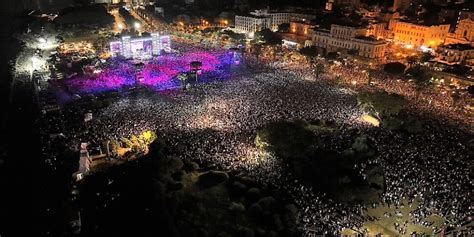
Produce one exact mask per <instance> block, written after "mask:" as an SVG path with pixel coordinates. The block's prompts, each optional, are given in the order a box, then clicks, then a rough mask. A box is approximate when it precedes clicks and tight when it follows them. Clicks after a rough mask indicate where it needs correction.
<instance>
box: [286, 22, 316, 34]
mask: <svg viewBox="0 0 474 237" xmlns="http://www.w3.org/2000/svg"><path fill="white" fill-rule="evenodd" d="M313 27H314V25H313V24H310V23H309V22H307V21H292V22H291V23H290V31H291V33H293V34H296V35H301V36H308V35H309V34H310V29H311V28H313Z"/></svg>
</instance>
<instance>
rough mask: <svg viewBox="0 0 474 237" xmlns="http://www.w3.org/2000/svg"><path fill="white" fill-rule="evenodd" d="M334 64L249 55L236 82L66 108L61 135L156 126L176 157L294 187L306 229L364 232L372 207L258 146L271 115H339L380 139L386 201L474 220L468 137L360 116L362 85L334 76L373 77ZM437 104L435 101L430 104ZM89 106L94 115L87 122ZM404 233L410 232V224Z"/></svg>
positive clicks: (420, 215) (345, 131)
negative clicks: (319, 70)
mask: <svg viewBox="0 0 474 237" xmlns="http://www.w3.org/2000/svg"><path fill="white" fill-rule="evenodd" d="M176 47H177V48H176V49H177V50H178V51H180V52H184V51H192V50H195V49H193V47H190V46H185V45H177V46H176ZM249 68H251V69H249ZM329 68H330V66H329V65H327V70H326V72H327V73H328V74H322V75H319V76H318V77H316V76H315V74H314V73H313V71H312V70H308V67H306V66H305V65H301V64H298V63H293V64H291V65H289V64H285V62H276V63H273V64H271V65H270V64H266V63H263V61H262V59H256V58H252V57H249V58H248V59H247V61H246V63H245V64H244V63H243V64H241V65H240V67H239V68H238V69H237V70H235V72H233V73H231V75H233V76H232V77H230V79H229V80H225V81H222V80H215V81H212V82H207V83H198V84H195V85H194V86H193V87H192V88H191V89H189V90H186V91H182V90H172V91H166V92H162V93H156V92H151V91H140V92H138V93H137V92H136V91H130V92H123V93H122V94H121V95H119V96H117V97H116V98H114V99H112V100H111V101H112V102H111V103H110V104H109V105H107V106H105V107H101V108H95V109H94V108H90V107H88V106H87V105H86V106H84V105H80V106H79V105H77V106H68V109H66V110H65V111H64V112H63V114H64V117H65V120H64V123H65V130H64V131H63V133H64V135H65V136H66V137H68V141H69V144H68V147H73V148H74V147H76V149H79V148H78V146H79V144H81V142H88V143H91V144H101V143H103V142H104V141H110V140H118V141H119V140H120V139H121V138H124V137H125V138H127V137H130V136H131V135H136V134H141V133H142V132H143V131H158V136H159V139H163V140H164V141H165V142H166V144H167V145H168V147H169V150H170V152H172V153H173V155H175V156H178V157H180V158H182V159H191V160H195V161H199V162H200V163H201V164H203V165H206V166H212V167H218V168H221V169H224V170H228V171H239V172H243V173H245V174H247V175H249V176H251V177H253V178H255V179H257V180H258V181H260V182H263V183H267V184H269V185H273V186H275V187H277V188H278V189H280V190H282V191H284V192H286V193H287V194H288V195H290V196H291V197H292V198H293V199H294V201H295V203H296V204H297V206H298V207H299V209H300V213H301V222H302V226H303V227H304V228H305V229H307V230H315V231H317V232H321V233H331V234H337V233H340V232H341V231H342V230H343V229H344V228H350V229H353V230H357V231H360V232H361V233H363V230H362V229H360V227H361V226H362V225H363V223H364V221H367V220H368V219H367V218H364V213H365V212H366V210H367V207H364V206H362V205H353V206H346V205H342V204H340V203H337V202H335V201H333V200H331V199H330V198H328V197H327V196H326V195H325V194H324V193H322V192H320V191H318V190H316V189H315V188H314V187H312V186H308V185H306V184H304V183H303V182H301V181H299V180H298V179H297V178H295V177H294V175H292V174H291V172H289V169H288V168H287V167H285V165H283V164H282V163H281V162H279V161H278V160H277V159H275V158H274V157H273V156H272V155H271V154H267V153H265V152H263V151H260V150H258V149H256V148H255V145H254V140H255V136H256V133H257V130H258V129H259V128H261V127H262V126H264V125H265V124H267V123H269V122H271V121H278V120H285V119H288V120H293V119H302V120H306V121H314V120H331V121H334V123H335V124H337V126H338V127H339V129H340V130H342V132H341V134H342V135H341V137H340V138H338V139H353V136H352V135H353V134H354V131H356V132H357V133H359V134H366V135H367V136H369V137H370V139H371V141H373V142H374V143H375V146H376V147H377V151H378V153H377V154H378V155H377V156H376V157H375V158H374V159H373V160H370V161H369V162H371V163H376V164H379V165H380V166H382V167H384V172H385V182H386V190H385V192H384V194H383V195H382V196H381V204H378V205H395V206H396V205H398V206H399V205H402V200H403V199H408V200H411V201H413V200H415V199H416V200H420V201H419V203H420V204H419V206H418V207H417V209H416V210H415V211H413V212H412V213H410V215H411V216H412V217H413V218H414V219H416V220H417V223H416V224H425V225H429V223H427V222H425V221H424V218H425V217H427V216H429V215H430V214H438V215H441V216H442V217H444V218H445V219H446V223H445V224H446V225H450V226H459V225H461V224H463V222H465V221H467V220H468V218H470V217H472V214H473V210H472V206H471V203H470V200H469V198H470V195H471V194H472V191H471V190H472V184H471V179H470V177H469V174H470V170H469V167H471V166H472V161H471V160H470V159H469V156H468V155H467V154H468V153H467V150H466V149H467V148H466V147H464V146H463V142H464V140H463V139H464V138H465V137H466V136H467V135H465V133H463V132H462V131H460V130H456V129H454V128H451V127H449V126H446V127H444V128H443V127H442V128H438V129H435V128H434V127H431V125H426V126H427V127H426V129H424V130H423V132H422V133H421V134H418V135H407V134H398V133H393V132H390V131H387V130H385V129H380V128H375V127H373V126H372V125H370V124H366V123H364V122H363V121H362V120H361V119H360V118H361V116H362V115H363V114H364V113H365V112H364V111H363V109H362V108H360V107H359V106H358V103H357V99H356V96H355V94H356V91H355V90H353V89H350V88H347V87H344V86H339V85H336V84H335V83H333V82H332V81H331V80H330V78H331V76H330V75H331V74H334V72H335V70H337V73H340V74H342V77H343V78H350V79H349V80H361V81H362V80H364V79H365V77H364V76H363V74H360V72H359V71H360V70H358V69H355V68H354V69H350V68H347V67H345V68H342V67H340V68H339V67H332V68H330V69H329ZM302 69H305V70H302ZM359 74H360V75H359ZM395 84H396V83H394V84H390V83H387V86H386V89H387V90H389V91H390V90H392V92H396V91H395V90H405V89H404V87H401V86H398V87H396V86H395ZM395 88H398V89H395ZM405 92H406V91H405ZM433 96H436V95H433ZM108 99H110V98H108ZM437 101H439V100H438V98H433V102H432V103H438V102H437ZM410 103H414V104H417V103H416V101H415V102H410ZM440 103H441V102H440ZM442 106H443V105H439V106H433V107H434V108H444V107H442ZM89 111H90V112H92V113H93V119H92V120H91V121H88V122H83V121H81V119H82V118H83V115H84V113H86V112H89ZM360 167H364V166H363V165H361V166H360ZM397 230H400V232H399V233H400V234H403V231H404V230H405V229H404V228H397ZM434 231H437V230H434Z"/></svg>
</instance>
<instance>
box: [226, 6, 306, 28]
mask: <svg viewBox="0 0 474 237" xmlns="http://www.w3.org/2000/svg"><path fill="white" fill-rule="evenodd" d="M314 18H315V16H314V15H311V14H304V13H296V12H275V11H269V10H255V11H253V12H250V15H249V16H235V28H236V29H237V30H240V31H244V32H246V33H250V32H256V31H259V30H262V29H270V30H273V31H277V30H278V26H279V25H281V24H283V23H290V22H291V21H309V20H312V19H314Z"/></svg>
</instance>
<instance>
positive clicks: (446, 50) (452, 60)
mask: <svg viewBox="0 0 474 237" xmlns="http://www.w3.org/2000/svg"><path fill="white" fill-rule="evenodd" d="M436 54H437V55H436V61H438V62H442V63H445V64H450V65H453V64H465V65H467V66H471V67H473V66H474V47H473V46H471V45H469V44H449V45H443V46H440V47H439V48H438V49H437V50H436Z"/></svg>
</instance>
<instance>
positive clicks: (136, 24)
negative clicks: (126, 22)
mask: <svg viewBox="0 0 474 237" xmlns="http://www.w3.org/2000/svg"><path fill="white" fill-rule="evenodd" d="M133 27H135V30H138V29H140V27H141V25H140V23H138V22H135V23H133Z"/></svg>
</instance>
